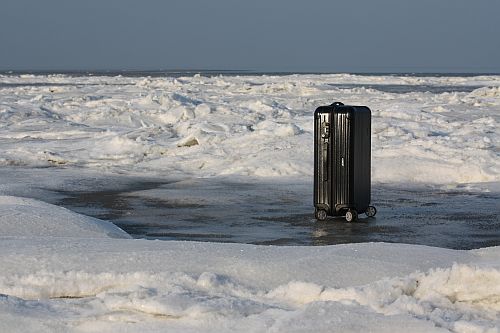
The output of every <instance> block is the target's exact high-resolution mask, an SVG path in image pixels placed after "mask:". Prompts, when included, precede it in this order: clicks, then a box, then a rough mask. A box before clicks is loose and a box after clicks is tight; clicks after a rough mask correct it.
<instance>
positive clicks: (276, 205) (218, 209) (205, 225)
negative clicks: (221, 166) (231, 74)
mask: <svg viewBox="0 0 500 333" xmlns="http://www.w3.org/2000/svg"><path fill="white" fill-rule="evenodd" d="M61 194H62V196H59V197H58V199H57V200H56V201H55V203H56V204H58V205H62V206H64V207H66V208H69V209H71V210H74V211H76V212H79V213H83V214H86V215H90V216H93V217H97V218H100V219H105V220H110V221H112V222H113V223H115V224H116V225H118V226H120V227H121V228H122V229H124V230H125V231H127V232H128V233H129V234H131V235H132V236H133V237H136V238H150V239H162V240H195V241H212V242H237V243H251V244H266V245H331V244H343V243H357V242H390V243H410V244H421V245H429V246H437V247H445V248H453V249H474V248H481V247H487V246H495V245H500V219H499V215H500V206H499V205H498V202H499V200H500V195H499V194H498V193H482V192H474V191H472V192H471V191H465V190H457V189H454V190H448V191H447V190H442V189H437V188H431V187H428V188H413V189H411V188H410V189H402V188H397V187H394V186H387V185H383V184H375V185H374V186H373V193H372V203H373V204H374V205H375V206H376V207H377V208H378V213H377V216H376V217H375V218H367V217H364V215H363V216H361V218H360V220H359V221H358V222H356V223H347V222H345V220H344V219H343V218H340V217H339V218H329V219H328V220H327V221H324V222H317V221H316V220H315V219H314V217H313V207H312V184H311V183H308V182H298V183H292V182H267V183H266V182H263V181H258V182H246V181H232V180H229V179H186V180H180V181H172V182H165V181H158V182H155V181H144V182H135V183H129V184H124V186H122V187H121V188H118V189H116V188H115V189H112V190H106V189H103V190H102V189H101V190H99V191H78V192H74V191H73V192H59V195H61Z"/></svg>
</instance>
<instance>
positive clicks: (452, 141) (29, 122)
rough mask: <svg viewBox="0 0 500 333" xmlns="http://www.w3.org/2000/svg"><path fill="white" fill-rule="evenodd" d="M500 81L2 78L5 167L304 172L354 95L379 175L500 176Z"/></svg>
mask: <svg viewBox="0 0 500 333" xmlns="http://www.w3.org/2000/svg"><path fill="white" fill-rule="evenodd" d="M2 84H3V85H4V86H2ZM23 84H25V86H23ZM36 84H42V85H40V86H37V85H36ZM51 84H53V85H54V87H52V86H50V85H51ZM47 85H48V86H47ZM391 85H399V86H396V87H407V90H404V91H402V92H397V90H396V92H392V91H391V90H387V87H391ZM467 86H469V88H468V90H472V91H470V92H468V91H467V89H465V90H464V88H467ZM384 87H385V88H384ZM439 87H441V88H443V89H444V88H446V89H444V92H443V90H440V89H437V90H433V89H436V88H439ZM477 87H479V88H477ZM499 87H500V76H498V75H493V76H477V77H408V76H359V75H347V74H342V75H289V76H266V75H263V76H241V77H239V76H233V77H231V76H228V77H225V76H217V77H203V76H196V77H182V78H168V77H166V78H130V77H129V78H127V77H67V76H61V75H56V76H54V75H50V76H32V75H31V76H15V75H10V76H9V75H2V76H0V122H1V123H2V125H1V126H0V165H14V166H16V165H22V166H65V167H79V168H81V167H89V168H94V169H99V170H106V171H115V172H117V171H119V172H122V173H123V172H128V173H137V172H141V173H142V174H152V173H160V174H169V175H172V174H182V175H186V174H189V175H190V176H195V177H211V176H218V175H227V174H232V175H242V176H245V175H250V176H257V177H277V176H287V177H289V176H292V177H298V178H304V179H305V178H310V177H311V175H312V172H313V158H312V157H313V156H312V154H313V149H312V144H313V142H312V141H313V135H312V132H313V121H312V117H313V111H314V109H315V108H316V107H317V106H320V105H326V104H330V103H332V102H333V101H343V102H344V103H349V104H358V105H368V106H369V107H370V108H371V109H372V111H373V130H372V139H373V140H372V142H373V147H372V151H373V161H372V162H373V163H372V165H373V180H374V181H379V182H390V183H405V184H406V183H424V184H429V183H433V184H445V185H450V184H451V185H453V184H463V183H480V182H500V158H499V153H498V152H499V149H500V148H499V145H498V143H499V142H500V136H499V132H498V130H497V129H498V128H499V121H500V120H499V112H500V94H499V93H498V91H499V89H500V88H499ZM474 88H476V89H475V90H474ZM450 89H451V91H450V92H448V91H449V90H450ZM453 89H457V91H453Z"/></svg>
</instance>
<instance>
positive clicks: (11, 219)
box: [0, 196, 130, 238]
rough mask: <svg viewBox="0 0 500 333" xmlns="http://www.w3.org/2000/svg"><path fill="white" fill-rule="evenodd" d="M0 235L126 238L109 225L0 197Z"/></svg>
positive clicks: (23, 200) (41, 204) (33, 202)
mask: <svg viewBox="0 0 500 333" xmlns="http://www.w3.org/2000/svg"><path fill="white" fill-rule="evenodd" d="M0 235H1V236H2V237H6V236H20V237H37V236H50V237H86V238H94V237H97V238H101V237H114V238H130V236H129V235H128V234H127V233H126V232H124V231H123V230H121V229H120V228H118V227H117V226H115V225H114V224H112V223H111V222H106V221H102V220H99V219H95V218H92V217H88V216H83V215H80V214H77V213H74V212H72V211H70V210H67V209H65V208H62V207H57V206H54V205H51V204H48V203H45V202H41V201H38V200H34V199H28V198H19V197H12V196H0Z"/></svg>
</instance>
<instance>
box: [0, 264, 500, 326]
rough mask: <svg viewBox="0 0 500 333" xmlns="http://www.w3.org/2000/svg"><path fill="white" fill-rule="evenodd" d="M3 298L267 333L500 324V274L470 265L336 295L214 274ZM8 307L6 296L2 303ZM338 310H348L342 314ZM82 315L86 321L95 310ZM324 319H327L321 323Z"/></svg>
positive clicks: (152, 276)
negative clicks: (357, 320)
mask: <svg viewBox="0 0 500 333" xmlns="http://www.w3.org/2000/svg"><path fill="white" fill-rule="evenodd" d="M0 293H3V294H7V295H10V296H9V297H11V296H15V297H18V298H19V299H24V300H25V299H29V300H41V302H50V299H67V300H78V301H77V302H76V303H80V305H81V304H87V306H89V305H91V304H95V303H97V304H99V312H100V315H101V316H102V317H107V316H111V315H112V314H113V313H117V312H121V313H132V314H134V315H135V317H136V318H140V317H143V318H142V320H146V318H149V317H156V318H163V319H168V320H177V321H181V322H185V321H190V322H194V323H196V322H197V323H207V322H211V323H212V324H213V323H214V322H215V323H217V322H219V323H220V322H221V321H226V322H233V323H239V324H238V325H241V324H242V323H243V324H244V323H245V322H247V323H250V322H251V323H252V325H255V324H256V322H257V321H260V320H261V321H262V323H265V321H266V319H267V321H268V324H269V323H272V325H271V326H269V327H266V329H271V330H273V329H276V330H277V331H287V330H288V329H290V328H292V327H294V326H295V325H296V324H297V323H298V324H299V325H302V326H304V325H305V326H304V329H305V328H306V327H309V328H310V326H308V325H309V324H307V325H306V323H311V317H313V318H315V319H321V321H320V322H321V323H322V324H321V325H318V322H316V323H315V325H316V326H317V327H318V326H319V328H321V329H322V330H324V329H327V328H328V327H329V329H335V328H337V329H340V328H343V326H342V325H345V323H346V321H347V322H351V323H352V318H350V316H348V317H346V316H345V315H343V314H342V313H345V312H348V313H349V314H351V313H353V314H354V317H357V315H359V314H364V316H368V318H369V319H370V320H369V321H368V322H370V321H371V320H374V318H378V319H377V320H378V324H377V325H375V330H376V331H389V330H387V329H388V328H389V327H392V325H396V326H399V327H402V323H403V322H405V323H408V322H409V323H410V327H411V326H412V325H413V326H414V327H413V329H410V331H417V332H418V331H419V330H421V329H422V328H423V327H426V326H428V328H430V329H436V328H444V329H447V330H450V331H452V332H460V333H461V332H464V333H465V332H471V331H473V332H496V331H495V329H497V327H498V325H500V270H497V269H493V268H486V269H485V268H478V267H474V266H471V265H465V264H455V265H453V266H452V267H450V268H438V269H432V270H430V271H429V272H427V273H420V272H416V273H413V274H410V275H408V276H405V277H400V278H386V279H383V280H380V281H376V282H374V283H370V284H368V285H365V286H360V287H348V288H331V287H326V286H321V285H318V284H314V283H309V282H303V281H291V282H289V283H287V284H285V285H281V286H278V287H277V288H275V289H272V290H266V289H261V288H255V287H251V286H247V285H244V284H243V283H241V282H239V281H238V280H237V279H235V278H231V277H229V276H226V275H220V274H216V273H212V272H203V273H201V274H186V273H182V272H170V273H167V272H163V273H152V272H131V273H113V272H105V273H98V274H92V273H88V272H84V271H68V272H61V271H59V272H51V271H39V272H36V273H33V274H29V275H25V276H4V277H2V278H1V279H0ZM8 300H9V298H5V296H4V297H3V299H2V298H0V303H2V302H3V303H5V302H7V301H8ZM10 302H12V299H10ZM18 302H19V301H18ZM25 302H26V301H25ZM74 309H75V307H74ZM332 309H336V310H337V311H338V310H341V312H340V315H339V314H338V313H334V312H333V311H332ZM80 311H81V312H80V315H83V314H85V312H86V311H88V309H87V310H85V309H83V308H82V309H80ZM318 313H319V314H324V315H321V316H320V318H318ZM325 315H327V316H328V317H325ZM398 318H399V319H398ZM403 319H404V320H403ZM417 320H418V321H420V324H419V325H416V322H417ZM285 323H287V324H286V325H285ZM291 323H295V324H294V325H291ZM381 323H382V325H381ZM388 323H391V324H390V325H389V327H387V325H388ZM364 325H366V322H365V324H364ZM381 326H382V327H385V329H384V330H382V329H381V328H382V327H381ZM280 327H281V329H279V328H280ZM354 327H355V329H354V330H353V331H359V329H360V328H361V327H359V324H358V326H354ZM253 328H255V327H253Z"/></svg>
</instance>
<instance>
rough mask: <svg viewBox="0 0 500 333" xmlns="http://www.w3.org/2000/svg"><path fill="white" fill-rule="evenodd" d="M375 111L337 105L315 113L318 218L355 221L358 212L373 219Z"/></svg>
mask: <svg viewBox="0 0 500 333" xmlns="http://www.w3.org/2000/svg"><path fill="white" fill-rule="evenodd" d="M370 136H371V111H370V109H369V108H368V107H366V106H350V105H344V104H342V103H339V102H337V103H333V104H332V105H329V106H320V107H318V108H317V109H316V111H315V112H314V207H315V217H316V219H318V220H325V219H326V218H327V216H345V218H346V220H347V221H348V222H351V221H355V220H356V219H357V217H358V213H359V214H361V213H365V214H366V215H367V216H369V217H372V216H375V214H376V212H377V211H376V209H375V207H373V206H370V195H371V180H370V171H371V170H370V167H371V161H370V160H371V138H370Z"/></svg>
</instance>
